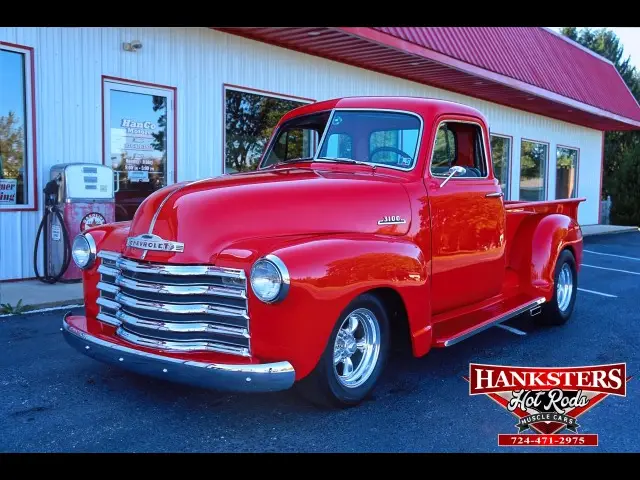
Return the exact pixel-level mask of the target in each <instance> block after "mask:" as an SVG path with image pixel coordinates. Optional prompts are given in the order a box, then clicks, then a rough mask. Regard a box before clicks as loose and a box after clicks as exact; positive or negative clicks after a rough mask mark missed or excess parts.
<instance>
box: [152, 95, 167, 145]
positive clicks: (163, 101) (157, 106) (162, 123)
mask: <svg viewBox="0 0 640 480" xmlns="http://www.w3.org/2000/svg"><path fill="white" fill-rule="evenodd" d="M152 102H153V111H154V112H157V111H158V110H160V116H159V117H158V128H159V130H160V131H159V132H158V133H152V134H151V135H152V136H153V142H151V146H152V147H153V148H154V149H155V150H158V151H159V152H163V153H165V154H166V145H167V144H166V135H167V97H162V96H159V95H154V96H153V97H152Z"/></svg>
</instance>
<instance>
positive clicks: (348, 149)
mask: <svg viewBox="0 0 640 480" xmlns="http://www.w3.org/2000/svg"><path fill="white" fill-rule="evenodd" d="M326 156H327V157H331V158H350V159H353V140H352V139H351V135H348V134H346V133H332V134H331V135H330V136H329V138H328V139H327V155H326Z"/></svg>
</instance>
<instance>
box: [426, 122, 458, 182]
mask: <svg viewBox="0 0 640 480" xmlns="http://www.w3.org/2000/svg"><path fill="white" fill-rule="evenodd" d="M455 161H456V136H455V133H454V132H453V131H452V130H449V128H447V124H446V123H443V124H442V125H440V128H438V133H437V134H436V143H435V145H434V148H433V159H432V160H431V173H432V174H434V175H444V176H446V175H447V172H448V171H449V167H451V166H452V165H455Z"/></svg>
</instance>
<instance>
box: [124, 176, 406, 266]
mask: <svg viewBox="0 0 640 480" xmlns="http://www.w3.org/2000/svg"><path fill="white" fill-rule="evenodd" d="M385 217H399V219H400V220H404V221H405V223H400V224H393V223H392V224H385V223H384V219H385ZM387 220H392V221H393V220H396V219H387ZM379 221H382V223H381V224H379V223H378V222H379ZM410 223H411V210H410V204H409V198H408V196H407V193H406V190H405V189H404V187H403V186H402V183H401V180H400V179H398V178H395V177H391V176H386V175H381V174H376V173H368V172H367V173H356V172H338V171H333V172H332V171H318V170H313V169H308V168H287V169H275V170H271V171H268V172H263V171H261V172H251V173H246V174H234V175H223V176H220V177H215V178H211V179H205V180H198V181H194V182H183V183H180V184H176V185H172V186H169V187H166V188H163V189H161V190H159V191H157V192H155V193H153V194H152V195H151V196H149V197H147V198H146V199H145V201H144V202H143V203H142V204H141V205H140V207H139V208H138V210H137V211H136V214H135V216H134V218H133V221H132V223H131V229H130V233H129V237H136V236H138V235H141V234H149V233H151V234H153V235H156V236H158V237H161V239H162V240H169V241H174V242H180V243H183V244H184V251H182V252H164V251H162V252H161V251H153V250H149V251H148V252H147V254H146V256H145V257H144V259H145V260H148V261H158V262H167V263H182V264H199V263H214V261H215V258H216V256H217V254H218V253H220V252H221V251H222V250H224V249H225V248H226V247H227V246H229V245H231V244H232V243H235V242H237V241H240V240H245V239H249V238H258V237H278V236H289V235H313V234H331V233H370V234H376V233H379V234H386V235H404V234H406V233H407V231H408V229H409V226H410ZM142 253H143V250H141V249H139V248H133V247H131V248H126V249H125V251H124V254H125V256H127V257H130V258H137V259H139V258H141V256H142Z"/></svg>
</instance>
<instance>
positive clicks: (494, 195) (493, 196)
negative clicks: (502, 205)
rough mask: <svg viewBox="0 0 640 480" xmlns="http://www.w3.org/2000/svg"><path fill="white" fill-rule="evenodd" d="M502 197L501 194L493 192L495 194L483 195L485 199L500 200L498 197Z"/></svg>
mask: <svg viewBox="0 0 640 480" xmlns="http://www.w3.org/2000/svg"><path fill="white" fill-rule="evenodd" d="M502 195H504V194H503V193H502V192H495V193H487V194H486V195H485V197H487V198H500V197H502Z"/></svg>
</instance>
